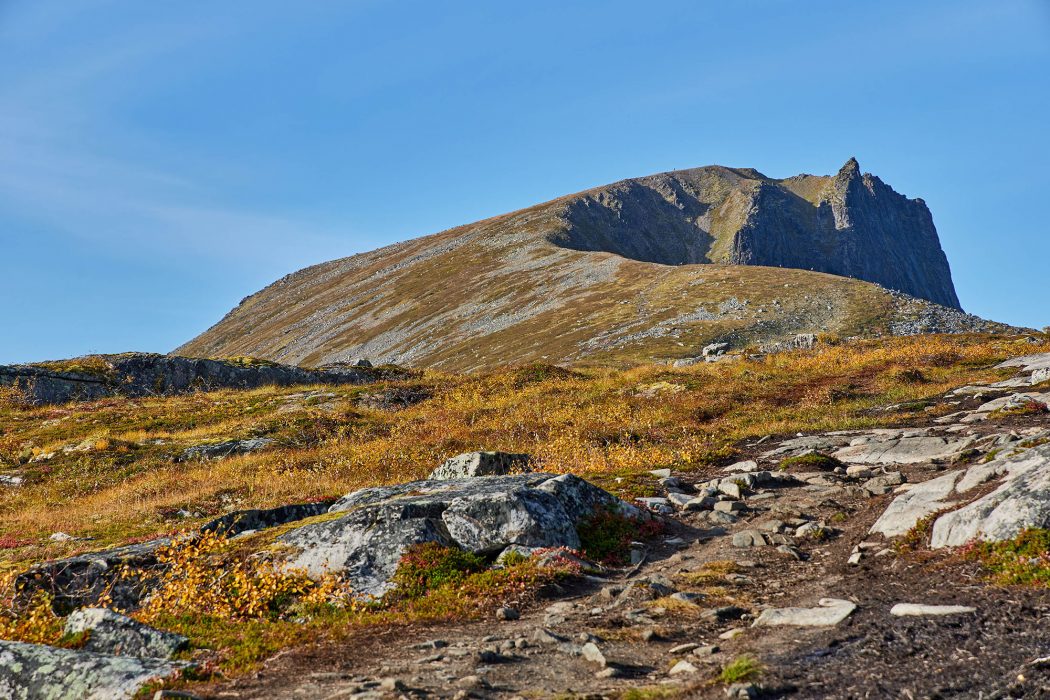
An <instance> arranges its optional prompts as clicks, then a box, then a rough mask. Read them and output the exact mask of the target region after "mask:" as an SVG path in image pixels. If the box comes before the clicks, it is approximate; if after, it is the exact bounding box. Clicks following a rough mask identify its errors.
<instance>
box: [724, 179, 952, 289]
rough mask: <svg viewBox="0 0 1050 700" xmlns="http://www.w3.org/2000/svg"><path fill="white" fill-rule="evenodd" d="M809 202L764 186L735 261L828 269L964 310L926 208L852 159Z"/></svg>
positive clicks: (786, 189)
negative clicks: (862, 171) (866, 171)
mask: <svg viewBox="0 0 1050 700" xmlns="http://www.w3.org/2000/svg"><path fill="white" fill-rule="evenodd" d="M814 199H815V201H813V202H810V201H807V200H805V199H803V198H802V197H800V196H799V195H797V194H795V193H794V192H792V191H791V189H790V186H784V185H783V184H782V183H772V182H761V183H760V184H759V185H758V186H757V187H756V188H755V190H754V193H753V195H752V198H751V202H750V208H749V211H748V216H747V220H746V222H745V223H744V225H743V226H742V227H741V228H740V231H739V232H738V233H737V234H736V235H735V237H734V239H733V249H732V254H731V255H730V257H729V262H731V263H734V264H738V265H771V266H776V267H797V268H801V269H809V270H818V271H820V272H830V273H831V274H835V275H843V276H845V277H856V278H857V279H862V280H867V281H869V282H875V283H877V284H881V285H882V286H884V287H887V288H889V289H895V290H898V291H901V292H904V293H906V294H909V295H911V296H914V297H919V298H921V299H928V300H929V301H932V302H935V303H937V304H940V305H942V306H947V307H950V308H954V309H958V308H960V307H959V298H958V296H956V294H955V287H954V285H953V284H952V277H951V272H950V270H949V268H948V259H947V257H945V255H944V251H942V250H941V245H940V241H939V239H938V237H937V229H936V228H935V227H934V225H933V217H932V215H931V214H930V210H929V209H928V208H927V207H926V203H925V202H923V201H922V200H921V199H908V198H907V197H904V196H903V195H900V194H898V193H896V192H894V191H893V189H892V188H891V187H889V186H888V185H886V184H885V183H884V182H883V181H882V180H880V179H879V178H878V177H876V176H874V175H872V174H870V173H864V174H861V171H860V165H859V164H858V163H857V161H856V159H854V158H850V159H849V161H847V162H846V164H845V165H844V166H842V169H841V170H839V172H838V174H837V175H835V176H834V177H833V178H830V180H829V181H828V182H827V183H826V184H825V185H824V186H823V188H821V189H820V191H819V194H817V195H816V196H815V197H814Z"/></svg>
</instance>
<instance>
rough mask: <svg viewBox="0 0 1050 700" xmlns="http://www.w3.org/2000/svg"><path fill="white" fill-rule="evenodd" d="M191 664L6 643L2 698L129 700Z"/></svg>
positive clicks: (1, 659)
mask: <svg viewBox="0 0 1050 700" xmlns="http://www.w3.org/2000/svg"><path fill="white" fill-rule="evenodd" d="M188 665H189V664H186V663H183V662H178V661H167V660H164V659H144V658H136V657H131V656H113V655H109V654H96V653H94V652H87V651H71V650H69V649H56V648H55V647H49V646H44V645H41V644H24V643H22V642H8V641H3V640H0V698H4V699H5V700H123V699H124V698H131V697H134V695H135V693H137V692H138V691H139V689H140V688H142V687H143V686H144V685H146V684H147V683H149V682H150V681H154V680H159V679H163V678H168V677H170V676H172V675H174V674H176V673H178V672H179V671H180V670H182V669H184V668H186V667H187V666H188Z"/></svg>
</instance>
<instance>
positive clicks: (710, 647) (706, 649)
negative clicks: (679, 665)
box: [693, 644, 720, 657]
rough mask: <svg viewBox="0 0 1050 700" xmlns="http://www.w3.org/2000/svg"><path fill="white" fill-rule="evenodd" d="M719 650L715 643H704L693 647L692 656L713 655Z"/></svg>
mask: <svg viewBox="0 0 1050 700" xmlns="http://www.w3.org/2000/svg"><path fill="white" fill-rule="evenodd" d="M719 651H720V649H719V648H718V645H717V644H705V645H703V646H698V647H697V648H696V649H693V656H699V657H704V656H713V655H714V654H717V653H718V652H719Z"/></svg>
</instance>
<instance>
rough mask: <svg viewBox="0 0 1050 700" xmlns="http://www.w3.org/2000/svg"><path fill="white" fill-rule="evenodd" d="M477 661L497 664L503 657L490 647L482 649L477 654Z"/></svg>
mask: <svg viewBox="0 0 1050 700" xmlns="http://www.w3.org/2000/svg"><path fill="white" fill-rule="evenodd" d="M477 658H478V661H479V662H481V663H483V664H498V663H499V662H500V661H502V660H503V657H502V656H500V655H499V654H497V653H496V652H494V651H492V650H491V649H482V650H481V651H479V652H478V655H477Z"/></svg>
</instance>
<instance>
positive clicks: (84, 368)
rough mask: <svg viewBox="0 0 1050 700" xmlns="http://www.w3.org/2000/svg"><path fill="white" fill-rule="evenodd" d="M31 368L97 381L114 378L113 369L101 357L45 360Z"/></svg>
mask: <svg viewBox="0 0 1050 700" xmlns="http://www.w3.org/2000/svg"><path fill="white" fill-rule="evenodd" d="M30 366H31V367H39V368H40V369H44V370H47V371H49V372H60V373H65V374H82V375H86V376H89V377H97V378H99V379H110V378H112V377H113V376H114V372H113V367H112V366H111V365H110V364H109V362H108V361H107V360H106V358H105V357H103V356H102V355H85V356H84V357H74V358H72V359H69V360H47V361H45V362H34V363H33V364H32V365H30Z"/></svg>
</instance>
